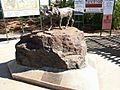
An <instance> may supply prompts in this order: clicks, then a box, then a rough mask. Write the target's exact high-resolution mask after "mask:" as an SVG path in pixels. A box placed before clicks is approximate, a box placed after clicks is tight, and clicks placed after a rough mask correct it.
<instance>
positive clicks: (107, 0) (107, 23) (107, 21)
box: [102, 0, 115, 29]
mask: <svg viewBox="0 0 120 90" xmlns="http://www.w3.org/2000/svg"><path fill="white" fill-rule="evenodd" d="M114 2H115V0H103V21H102V29H111V26H112V14H113V7H114Z"/></svg>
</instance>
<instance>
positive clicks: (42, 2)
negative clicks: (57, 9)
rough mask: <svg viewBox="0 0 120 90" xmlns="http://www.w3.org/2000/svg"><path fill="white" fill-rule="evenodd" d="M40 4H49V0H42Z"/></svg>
mask: <svg viewBox="0 0 120 90" xmlns="http://www.w3.org/2000/svg"><path fill="white" fill-rule="evenodd" d="M40 5H47V6H48V5H49V0H40Z"/></svg>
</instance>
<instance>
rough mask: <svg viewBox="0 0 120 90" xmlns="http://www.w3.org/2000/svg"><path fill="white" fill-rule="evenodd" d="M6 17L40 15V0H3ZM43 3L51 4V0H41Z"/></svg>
mask: <svg viewBox="0 0 120 90" xmlns="http://www.w3.org/2000/svg"><path fill="white" fill-rule="evenodd" d="M1 4H2V9H3V13H4V17H20V16H29V15H40V12H39V0H1ZM40 4H41V5H49V0H40Z"/></svg>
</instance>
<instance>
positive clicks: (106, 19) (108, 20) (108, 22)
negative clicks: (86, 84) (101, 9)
mask: <svg viewBox="0 0 120 90" xmlns="http://www.w3.org/2000/svg"><path fill="white" fill-rule="evenodd" d="M111 26H112V15H103V20H102V29H104V30H105V29H111Z"/></svg>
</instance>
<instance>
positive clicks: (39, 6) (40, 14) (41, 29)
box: [39, 0, 42, 30]
mask: <svg viewBox="0 0 120 90" xmlns="http://www.w3.org/2000/svg"><path fill="white" fill-rule="evenodd" d="M40 6H41V5H40V0H39V13H40V10H41V8H40ZM40 27H41V28H40V29H41V30H42V15H41V14H40Z"/></svg>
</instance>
